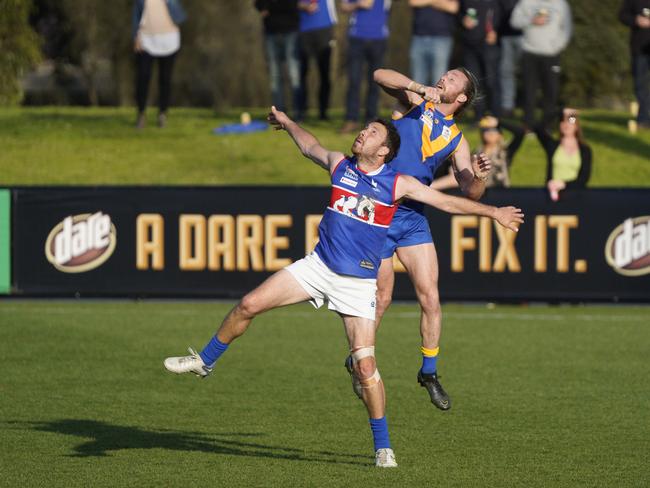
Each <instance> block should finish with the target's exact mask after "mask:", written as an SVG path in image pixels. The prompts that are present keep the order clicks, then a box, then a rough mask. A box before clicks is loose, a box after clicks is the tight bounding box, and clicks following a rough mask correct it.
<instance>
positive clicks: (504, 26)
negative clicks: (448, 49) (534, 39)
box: [498, 0, 522, 117]
mask: <svg viewBox="0 0 650 488" xmlns="http://www.w3.org/2000/svg"><path fill="white" fill-rule="evenodd" d="M499 1H500V3H501V15H502V19H501V25H500V27H499V32H498V34H499V38H500V39H501V62H500V63H499V85H500V88H501V116H502V117H512V115H513V112H514V110H515V105H516V100H517V66H518V65H519V61H520V59H521V40H522V35H521V31H520V30H518V29H514V28H513V27H512V26H511V25H510V17H511V16H512V11H513V10H514V8H515V5H516V4H517V1H518V0H499Z"/></svg>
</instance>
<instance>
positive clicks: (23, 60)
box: [0, 0, 40, 105]
mask: <svg viewBox="0 0 650 488" xmlns="http://www.w3.org/2000/svg"><path fill="white" fill-rule="evenodd" d="M30 6H31V2H30V1H29V0H0V105H8V104H13V103H16V102H18V101H20V98H21V94H22V91H21V87H20V78H21V77H22V75H23V74H24V72H25V70H26V69H28V68H29V67H31V66H33V65H34V64H35V63H36V62H37V61H38V60H39V58H40V46H39V39H38V36H37V35H36V33H35V32H34V31H33V30H32V29H31V27H30V26H29V22H28V19H29V9H30Z"/></svg>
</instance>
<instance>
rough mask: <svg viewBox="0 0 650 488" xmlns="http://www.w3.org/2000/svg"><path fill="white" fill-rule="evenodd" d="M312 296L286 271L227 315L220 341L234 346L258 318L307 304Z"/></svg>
mask: <svg viewBox="0 0 650 488" xmlns="http://www.w3.org/2000/svg"><path fill="white" fill-rule="evenodd" d="M310 298H311V297H310V296H309V294H308V293H307V292H306V291H305V289H304V288H303V287H302V286H301V285H300V283H298V281H297V280H296V279H295V278H294V277H293V275H292V274H291V273H290V272H289V271H287V270H285V269H282V270H280V271H278V272H277V273H275V274H273V275H272V276H270V277H269V278H267V279H266V280H265V281H264V282H263V283H262V284H261V285H260V286H258V287H257V288H255V289H254V290H253V291H251V292H250V293H248V294H247V295H246V296H244V298H242V299H241V301H240V302H239V303H238V304H237V305H235V307H234V308H233V309H232V310H231V311H230V313H229V314H228V315H227V316H226V318H225V319H224V321H223V323H222V324H221V327H219V330H218V331H217V334H216V336H217V338H218V339H219V340H220V341H222V342H224V343H226V344H230V342H232V341H233V340H234V339H236V338H237V337H239V336H241V335H242V334H243V333H244V332H246V329H248V326H249V325H250V323H251V321H252V320H253V318H255V316H257V315H259V314H261V313H263V312H267V311H269V310H273V309H274V308H278V307H284V306H285V305H292V304H294V303H300V302H305V301H307V300H309V299H310Z"/></svg>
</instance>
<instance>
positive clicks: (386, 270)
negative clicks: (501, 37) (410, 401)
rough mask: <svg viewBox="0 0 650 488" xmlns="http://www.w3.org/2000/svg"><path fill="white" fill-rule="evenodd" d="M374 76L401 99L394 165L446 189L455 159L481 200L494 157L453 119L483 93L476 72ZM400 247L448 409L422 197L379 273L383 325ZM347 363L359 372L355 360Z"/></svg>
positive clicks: (429, 363) (398, 222)
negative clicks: (431, 81)
mask: <svg viewBox="0 0 650 488" xmlns="http://www.w3.org/2000/svg"><path fill="white" fill-rule="evenodd" d="M374 78H375V81H376V82H377V83H378V84H379V86H381V87H382V88H383V89H384V91H386V92H387V93H388V94H389V95H391V96H393V97H394V98H395V99H396V102H397V103H396V106H395V109H394V112H393V123H394V124H395V127H396V128H397V131H398V132H399V134H400V137H401V145H400V150H399V152H398V153H397V156H395V159H394V160H393V161H391V163H390V165H391V167H392V168H393V169H395V170H397V171H399V172H400V173H403V174H407V175H411V176H413V177H415V178H417V179H418V180H419V181H420V182H422V183H423V184H425V185H431V186H432V187H433V188H438V189H440V188H445V186H444V184H441V186H437V185H438V184H439V183H438V180H436V181H435V182H434V181H433V176H434V174H435V172H436V170H437V169H438V167H439V166H440V165H441V164H442V163H443V162H444V161H445V160H446V159H448V158H451V159H452V163H453V164H452V167H453V169H454V175H455V177H456V178H455V179H456V180H457V183H458V184H459V186H460V189H461V191H462V192H463V193H464V194H465V195H466V196H468V197H469V198H472V199H473V200H478V199H479V198H480V197H481V195H482V194H483V192H484V190H485V179H486V178H487V176H488V174H489V170H490V160H489V159H488V158H487V156H485V155H484V154H481V155H478V157H477V158H476V159H475V160H472V156H471V153H470V147H469V144H468V143H467V140H466V139H465V138H464V137H463V134H462V132H461V131H460V129H459V127H458V125H457V124H456V121H455V120H454V116H457V115H459V114H460V113H461V112H462V111H463V110H464V109H465V108H467V107H468V106H470V105H471V104H472V102H473V100H474V99H475V97H476V95H477V92H478V84H477V81H476V79H475V78H474V76H473V75H472V74H471V73H470V72H469V71H467V70H466V69H464V68H458V69H453V70H451V71H448V72H447V73H445V74H444V75H443V76H442V78H440V80H439V81H438V82H437V84H436V86H434V87H430V86H424V85H421V84H419V83H417V82H415V81H413V80H412V79H410V78H408V77H407V76H404V75H402V74H401V73H398V72H396V71H393V70H388V69H379V70H376V71H375V73H374ZM443 178H445V179H446V180H448V179H449V178H448V177H443ZM450 178H451V179H452V180H453V179H454V178H453V177H450ZM441 180H442V178H441ZM395 253H397V256H398V257H399V259H400V261H401V262H402V264H403V265H404V267H405V268H406V270H407V271H408V273H409V277H410V278H411V281H412V282H413V285H414V287H415V291H416V294H417V297H418V301H419V303H420V307H421V309H422V313H421V315H420V333H421V336H422V348H421V352H422V367H421V368H420V370H419V371H418V375H417V379H418V382H419V383H420V385H422V386H423V387H425V388H426V390H427V392H428V393H429V397H430V398H431V402H432V403H433V404H434V405H435V406H436V407H438V408H440V409H441V410H448V409H449V408H450V407H451V401H450V399H449V396H448V395H447V393H446V392H445V390H444V389H443V388H442V385H441V384H440V382H439V380H438V370H437V360H438V352H439V342H440V332H441V322H442V316H441V312H440V301H439V296H438V258H437V256H436V248H435V246H434V244H433V238H432V237H431V231H430V230H429V223H428V221H427V219H426V217H425V216H424V213H423V205H422V204H421V203H419V202H413V201H410V202H406V203H404V204H401V205H400V206H399V208H398V209H397V212H396V213H395V217H394V219H393V222H392V224H391V227H390V230H389V232H388V239H387V243H386V245H385V246H384V249H383V250H382V256H381V257H382V263H381V267H380V268H379V273H378V277H377V322H376V323H377V327H379V323H380V321H381V318H382V317H383V315H384V313H385V311H386V309H387V308H388V306H389V305H390V302H391V296H392V293H393V285H394V283H395V278H394V271H393V254H395ZM346 366H347V367H348V371H350V373H351V374H352V375H353V371H352V370H351V368H350V366H351V361H350V358H348V360H347V361H346ZM352 380H353V386H354V389H355V392H356V393H357V395H358V394H359V388H358V381H357V380H356V378H355V377H354V375H353V377H352Z"/></svg>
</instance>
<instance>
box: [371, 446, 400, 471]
mask: <svg viewBox="0 0 650 488" xmlns="http://www.w3.org/2000/svg"><path fill="white" fill-rule="evenodd" d="M375 466H377V467H378V468H396V467H397V461H395V453H394V452H393V450H392V449H391V448H390V447H384V448H382V449H377V452H376V453H375Z"/></svg>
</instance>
